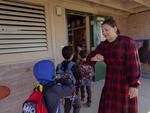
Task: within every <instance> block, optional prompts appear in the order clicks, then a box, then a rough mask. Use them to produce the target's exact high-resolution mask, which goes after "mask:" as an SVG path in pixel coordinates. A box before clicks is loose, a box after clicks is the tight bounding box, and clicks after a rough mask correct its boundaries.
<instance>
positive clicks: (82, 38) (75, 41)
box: [66, 10, 90, 51]
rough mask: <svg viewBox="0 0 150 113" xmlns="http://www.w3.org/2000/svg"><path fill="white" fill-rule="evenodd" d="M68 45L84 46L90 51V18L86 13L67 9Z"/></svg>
mask: <svg viewBox="0 0 150 113" xmlns="http://www.w3.org/2000/svg"><path fill="white" fill-rule="evenodd" d="M66 18H67V27H68V45H71V46H73V47H76V46H77V45H82V47H83V48H84V49H86V50H88V51H90V19H89V15H88V14H86V13H81V12H77V11H70V10H69V11H68V10H67V11H66Z"/></svg>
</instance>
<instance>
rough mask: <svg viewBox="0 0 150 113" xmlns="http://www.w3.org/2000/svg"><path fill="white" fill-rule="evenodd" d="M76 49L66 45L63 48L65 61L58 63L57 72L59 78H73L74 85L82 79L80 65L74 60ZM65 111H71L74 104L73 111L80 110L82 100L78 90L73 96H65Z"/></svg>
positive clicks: (74, 112) (65, 112) (68, 112)
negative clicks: (77, 93)
mask: <svg viewBox="0 0 150 113" xmlns="http://www.w3.org/2000/svg"><path fill="white" fill-rule="evenodd" d="M73 55H74V50H73V47H72V46H65V47H64V48H63V49H62V56H63V57H64V59H65V60H64V61H63V62H62V63H61V64H58V65H57V69H56V74H57V78H65V77H67V78H71V82H72V85H74V86H76V85H77V84H78V83H79V81H80V79H81V77H82V76H81V72H80V68H79V65H78V64H77V63H75V62H73V61H72V58H73ZM64 100H65V104H64V113H70V110H71V107H72V106H73V113H79V112H80V106H81V105H80V100H79V98H78V96H77V95H76V91H74V92H72V96H68V97H65V98H64Z"/></svg>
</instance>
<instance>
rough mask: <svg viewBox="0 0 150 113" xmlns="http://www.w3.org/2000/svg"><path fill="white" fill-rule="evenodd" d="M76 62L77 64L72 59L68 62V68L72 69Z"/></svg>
mask: <svg viewBox="0 0 150 113" xmlns="http://www.w3.org/2000/svg"><path fill="white" fill-rule="evenodd" d="M74 64H75V62H72V61H70V62H69V64H68V70H70V71H71V68H72V67H73V65H74ZM71 73H72V71H71Z"/></svg>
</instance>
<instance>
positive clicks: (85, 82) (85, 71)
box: [79, 50, 94, 107]
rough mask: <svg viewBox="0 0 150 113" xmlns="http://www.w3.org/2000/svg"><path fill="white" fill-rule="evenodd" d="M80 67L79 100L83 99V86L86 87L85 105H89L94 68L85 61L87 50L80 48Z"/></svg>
mask: <svg viewBox="0 0 150 113" xmlns="http://www.w3.org/2000/svg"><path fill="white" fill-rule="evenodd" d="M79 55H80V59H81V61H80V68H81V73H82V82H81V83H82V84H81V86H80V90H81V101H84V98H85V91H84V89H85V87H86V92H87V106H88V107H90V106H91V96H92V91H91V82H92V81H93V77H94V69H93V67H92V66H91V65H89V63H88V62H87V61H86V57H87V51H86V50H81V51H80V53H79Z"/></svg>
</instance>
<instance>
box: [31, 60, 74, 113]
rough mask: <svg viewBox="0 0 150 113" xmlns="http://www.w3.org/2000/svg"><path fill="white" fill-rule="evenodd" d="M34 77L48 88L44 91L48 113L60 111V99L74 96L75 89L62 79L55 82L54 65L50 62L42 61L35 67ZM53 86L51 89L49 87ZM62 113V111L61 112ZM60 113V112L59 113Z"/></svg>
mask: <svg viewBox="0 0 150 113" xmlns="http://www.w3.org/2000/svg"><path fill="white" fill-rule="evenodd" d="M33 70H34V76H35V78H36V79H37V80H38V82H39V83H40V84H42V85H43V86H46V87H45V88H44V89H43V90H44V102H45V106H46V108H47V112H48V113H56V112H57V111H58V109H59V101H60V98H63V97H66V96H70V95H72V91H73V90H74V87H73V86H72V84H71V83H70V84H69V82H67V80H65V81H66V82H64V81H63V80H62V79H59V80H57V82H60V83H61V84H62V85H58V84H57V83H56V81H55V69H54V64H53V62H52V61H50V60H41V61H39V62H37V63H36V64H35V65H34V69H33ZM49 86H51V87H49ZM59 112H60V111H59ZM57 113H58V112H57Z"/></svg>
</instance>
